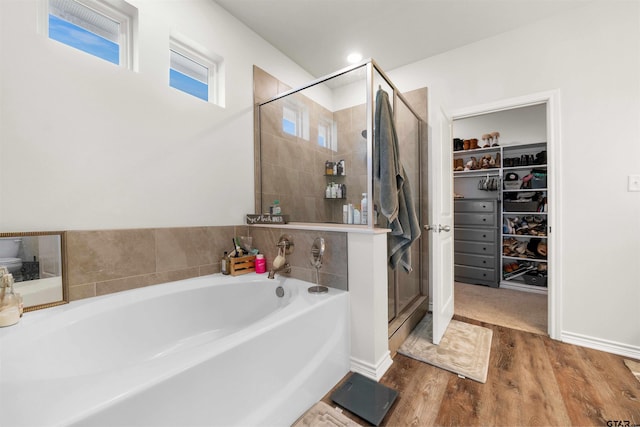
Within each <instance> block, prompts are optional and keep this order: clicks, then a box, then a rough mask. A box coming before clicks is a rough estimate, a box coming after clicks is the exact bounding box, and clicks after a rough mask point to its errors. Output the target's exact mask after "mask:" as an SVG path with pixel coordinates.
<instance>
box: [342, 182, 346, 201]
mask: <svg viewBox="0 0 640 427" xmlns="http://www.w3.org/2000/svg"><path fill="white" fill-rule="evenodd" d="M342 198H343V199H346V198H347V184H342Z"/></svg>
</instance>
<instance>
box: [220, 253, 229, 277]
mask: <svg viewBox="0 0 640 427" xmlns="http://www.w3.org/2000/svg"><path fill="white" fill-rule="evenodd" d="M220 272H221V273H222V274H229V255H228V253H227V252H226V251H225V253H224V255H223V256H222V260H221V261H220Z"/></svg>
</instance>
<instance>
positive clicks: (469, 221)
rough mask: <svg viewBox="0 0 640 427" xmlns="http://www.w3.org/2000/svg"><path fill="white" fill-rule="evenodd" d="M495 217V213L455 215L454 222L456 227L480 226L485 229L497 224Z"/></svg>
mask: <svg viewBox="0 0 640 427" xmlns="http://www.w3.org/2000/svg"><path fill="white" fill-rule="evenodd" d="M496 219H497V215H496V214H495V213H488V214H477V213H455V214H454V221H455V225H456V227H458V226H463V225H480V226H487V227H495V226H496V223H497V220H496Z"/></svg>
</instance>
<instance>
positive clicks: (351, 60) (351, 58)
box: [347, 52, 362, 64]
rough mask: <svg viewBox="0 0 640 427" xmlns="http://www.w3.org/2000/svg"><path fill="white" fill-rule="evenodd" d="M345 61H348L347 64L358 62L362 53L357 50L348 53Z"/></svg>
mask: <svg viewBox="0 0 640 427" xmlns="http://www.w3.org/2000/svg"><path fill="white" fill-rule="evenodd" d="M347 61H349V64H355V63H356V62H360V61H362V54H361V53H358V52H353V53H350V54H349V56H347Z"/></svg>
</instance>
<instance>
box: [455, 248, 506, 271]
mask: <svg viewBox="0 0 640 427" xmlns="http://www.w3.org/2000/svg"><path fill="white" fill-rule="evenodd" d="M457 250H458V248H457V247H456V251H457ZM453 260H454V261H453V262H454V263H455V264H458V265H470V266H473V267H483V268H491V269H495V268H496V257H495V256H492V255H473V254H461V253H460V252H455V253H454V254H453Z"/></svg>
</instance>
